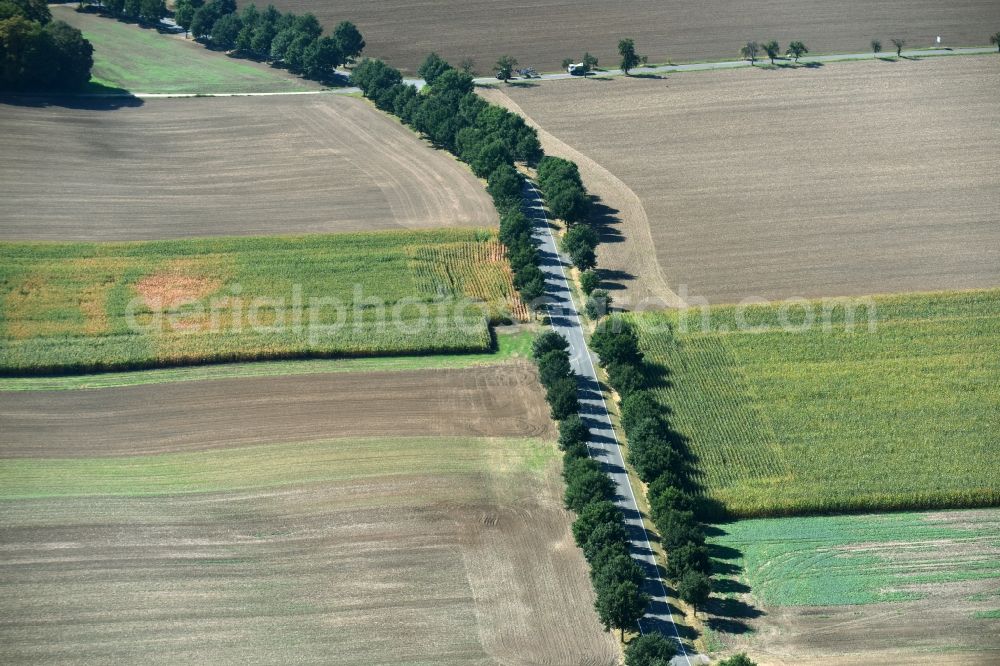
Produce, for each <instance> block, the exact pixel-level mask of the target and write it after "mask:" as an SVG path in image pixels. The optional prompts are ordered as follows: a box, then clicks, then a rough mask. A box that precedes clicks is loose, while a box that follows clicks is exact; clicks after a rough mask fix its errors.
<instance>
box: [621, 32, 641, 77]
mask: <svg viewBox="0 0 1000 666" xmlns="http://www.w3.org/2000/svg"><path fill="white" fill-rule="evenodd" d="M618 55H620V56H621V58H622V60H621V68H622V71H623V72H625V76H629V71H630V70H632V69H634V68H636V67H638V66H639V65H640V64H644V63H645V62H646V57H645V56H640V55H639V54H638V53H636V52H635V41H634V40H632V39H623V40H621V41H620V42H618Z"/></svg>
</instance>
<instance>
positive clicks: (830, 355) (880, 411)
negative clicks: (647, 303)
mask: <svg viewBox="0 0 1000 666" xmlns="http://www.w3.org/2000/svg"><path fill="white" fill-rule="evenodd" d="M850 302H851V301H840V302H839V305H837V306H836V307H833V306H831V307H829V314H828V316H826V315H824V313H823V306H822V304H821V303H820V302H818V301H813V302H800V303H799V305H797V306H795V307H790V308H786V309H785V310H784V313H785V315H787V319H788V322H789V324H790V325H792V326H799V327H802V324H803V322H805V321H806V319H805V318H806V314H805V313H806V311H807V310H808V311H809V312H811V313H812V316H813V317H814V318H815V321H814V323H813V324H812V325H811V326H808V327H804V328H807V330H799V332H795V331H793V330H788V329H787V328H783V327H782V326H779V324H780V323H781V317H782V312H783V311H782V308H781V307H779V306H754V307H750V308H748V309H746V310H741V309H740V308H738V307H735V306H729V307H719V308H713V309H711V310H710V312H709V313H708V314H707V315H706V314H705V313H704V312H702V311H701V310H695V309H691V310H686V311H675V312H670V313H656V314H643V315H634V320H635V321H636V322H637V324H638V328H639V330H640V337H641V341H642V347H643V350H644V351H645V353H646V356H647V359H649V360H650V361H652V362H653V363H655V364H657V365H659V366H662V368H664V369H665V372H666V377H665V381H664V385H663V386H661V387H659V388H657V389H656V391H657V395H658V397H659V399H660V400H661V402H662V403H663V405H664V406H665V407H666V408H668V409H669V410H670V412H671V416H670V418H671V422H672V424H673V426H674V428H675V429H676V430H677V431H678V432H679V433H680V434H681V435H683V436H684V437H685V438H686V439H687V441H688V445H689V447H690V449H691V451H692V453H693V454H694V455H695V456H696V461H695V468H696V470H697V476H696V481H697V482H699V483H700V484H701V485H702V486H703V488H704V490H705V492H706V493H707V494H708V495H709V496H710V497H712V498H715V499H717V500H719V501H721V502H722V503H723V504H724V505H725V507H726V508H727V510H728V511H729V512H730V513H731V514H732V515H734V516H743V517H752V516H767V515H790V514H801V513H809V512H827V511H861V510H877V509H906V508H914V509H920V508H938V507H971V506H990V505H996V504H997V503H1000V450H998V448H997V446H996V433H997V431H998V429H1000V388H998V387H1000V290H988V291H970V292H958V293H942V294H923V295H904V296H887V297H876V298H873V299H869V301H868V303H869V306H871V305H873V306H874V309H869V307H859V308H855V310H854V314H855V319H856V321H855V322H854V325H853V326H851V325H850V323H849V319H850V317H849V310H850V308H845V307H844V303H850ZM832 303H834V301H830V302H828V303H827V305H830V304H832ZM803 304H807V305H808V308H804V307H803ZM869 312H872V313H874V316H873V317H872V318H871V321H872V322H873V323H874V329H873V330H871V329H870V328H869V323H868V322H869V318H868V314H869ZM741 319H742V320H743V322H742V323H743V324H744V326H737V323H739V322H740V320H741ZM824 320H825V321H827V322H828V324H826V325H824V323H823V322H824ZM746 326H752V327H755V330H754V331H752V332H751V331H748V330H746ZM685 329H686V330H685ZM738 329H739V330H738Z"/></svg>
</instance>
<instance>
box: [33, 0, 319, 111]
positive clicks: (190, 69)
mask: <svg viewBox="0 0 1000 666" xmlns="http://www.w3.org/2000/svg"><path fill="white" fill-rule="evenodd" d="M52 17H53V18H54V19H56V20H60V21H65V22H66V23H69V24H70V25H72V26H73V27H75V28H78V29H80V30H81V31H82V32H83V36H84V37H85V38H86V39H87V40H89V41H90V42H91V44H93V45H94V67H93V70H92V75H91V81H92V82H93V83H94V84H97V85H98V86H106V87H110V88H113V89H114V88H117V89H123V90H127V91H130V92H138V93H187V94H197V93H229V92H232V93H256V92H297V91H305V90H317V89H319V88H320V86H318V85H317V84H315V83H312V82H309V81H306V80H304V79H300V78H298V77H296V76H293V75H291V74H289V73H287V72H284V71H282V70H280V69H273V68H270V67H268V66H266V65H263V64H258V63H252V62H250V61H246V60H236V59H233V58H229V57H227V56H226V55H225V54H223V53H220V52H217V51H211V50H209V49H206V48H205V47H204V46H202V45H201V44H197V43H194V42H192V41H191V40H184V39H181V37H180V36H172V35H166V34H160V33H158V32H157V31H156V30H153V29H146V28H140V27H139V26H138V25H136V24H130V23H124V22H121V21H118V20H116V19H112V18H107V17H102V16H99V15H97V14H92V13H84V12H77V11H75V10H74V9H72V8H70V7H66V6H63V7H58V6H57V7H52Z"/></svg>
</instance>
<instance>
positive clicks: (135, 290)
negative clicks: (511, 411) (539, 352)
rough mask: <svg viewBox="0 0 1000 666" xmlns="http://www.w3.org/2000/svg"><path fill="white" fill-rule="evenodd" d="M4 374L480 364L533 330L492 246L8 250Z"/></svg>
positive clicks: (454, 242)
mask: <svg viewBox="0 0 1000 666" xmlns="http://www.w3.org/2000/svg"><path fill="white" fill-rule="evenodd" d="M0 313H2V323H0V372H3V373H5V374H31V373H58V372H70V371H75V372H83V371H98V370H111V369H134V368H146V367H157V366H166V365H180V364H190V363H205V362H221V361H250V360H263V359H278V358H300V357H336V356H367V355H395V354H428V353H459V352H481V351H486V350H488V349H489V348H490V347H491V344H492V342H491V339H492V338H491V334H490V331H489V328H488V326H489V323H490V322H491V321H500V320H506V319H509V318H510V317H512V316H513V317H518V318H522V317H524V316H525V314H526V313H525V310H524V306H523V305H522V304H521V303H520V302H519V301H518V300H517V296H516V292H515V291H514V288H513V285H512V284H511V278H510V268H509V266H508V265H507V263H506V259H505V257H504V255H503V247H502V245H501V244H500V243H499V242H498V241H497V239H496V235H495V232H492V231H488V230H434V231H406V232H395V231H393V232H375V233H364V234H337V235H320V236H304V237H285V238H275V237H272V238H220V239H197V240H173V241H152V242H132V243H57V244H53V243H3V244H0Z"/></svg>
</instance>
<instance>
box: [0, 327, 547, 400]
mask: <svg viewBox="0 0 1000 666" xmlns="http://www.w3.org/2000/svg"><path fill="white" fill-rule="evenodd" d="M534 338H535V334H534V333H531V332H519V333H512V334H500V335H498V336H497V350H496V352H493V353H482V354H451V355H440V356H435V355H431V356H384V357H372V358H343V359H315V360H302V361H258V362H251V363H222V364H219V365H199V366H189V367H182V368H161V369H157V370H136V371H133V372H109V373H100V374H92V375H68V376H62V377H0V392H2V391H65V390H73V389H96V388H110V387H114V386H139V385H143V384H161V383H165V382H186V381H199V380H204V379H231V378H237V377H276V376H286V375H313V374H319V373H330V372H391V371H402V370H434V369H453V368H469V367H473V366H480V365H495V364H498V363H503V362H504V361H507V360H510V359H512V358H529V357H530V355H531V342H532V340H534Z"/></svg>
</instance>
